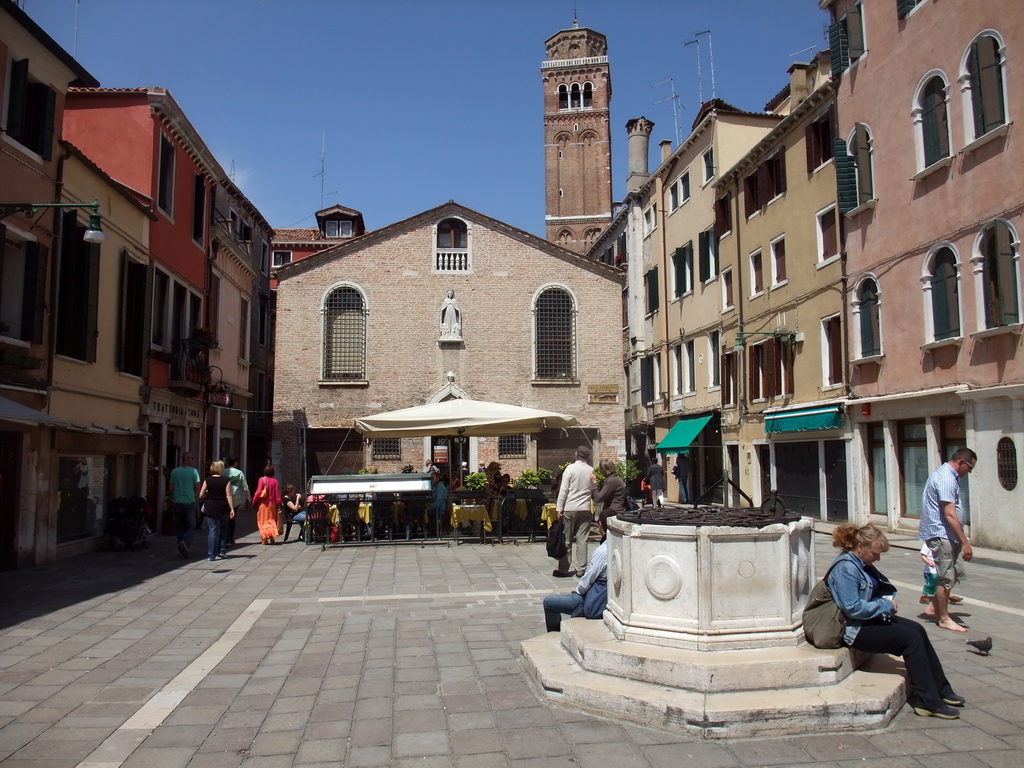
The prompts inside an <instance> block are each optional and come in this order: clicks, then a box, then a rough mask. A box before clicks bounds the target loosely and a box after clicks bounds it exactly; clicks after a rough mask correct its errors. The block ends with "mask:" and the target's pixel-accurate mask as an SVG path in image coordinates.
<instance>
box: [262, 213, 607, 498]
mask: <svg viewBox="0 0 1024 768" xmlns="http://www.w3.org/2000/svg"><path fill="white" fill-rule="evenodd" d="M277 279H278V291H277V293H278V295H277V333H278V338H279V339H281V340H287V341H283V342H282V343H280V344H279V345H278V347H277V363H278V368H277V378H276V387H275V390H276V392H275V406H274V422H275V424H274V438H275V455H274V457H273V460H274V462H275V464H276V465H279V466H278V467H277V477H278V478H280V479H282V480H283V481H284V482H294V483H295V484H296V485H299V484H300V483H301V482H303V481H304V480H305V479H306V478H307V477H308V476H310V475H316V474H348V473H354V472H357V471H359V470H360V469H363V468H371V469H375V470H376V471H378V472H381V473H385V472H400V471H401V470H402V469H403V468H404V467H410V466H411V467H412V468H414V469H416V470H417V471H420V470H421V469H422V467H423V465H424V464H425V463H426V462H428V461H433V462H439V463H445V462H450V463H451V464H452V466H456V467H457V466H459V465H461V462H463V461H465V462H466V463H467V465H468V467H469V468H470V469H471V470H472V469H476V467H477V466H478V465H479V464H480V463H481V462H482V463H489V462H490V461H492V460H496V461H498V462H499V463H501V465H502V468H503V471H505V472H508V473H509V474H510V475H511V476H512V477H513V478H514V477H516V476H517V475H518V474H519V472H520V471H521V470H522V469H527V468H530V469H533V468H536V467H548V468H552V469H553V468H555V467H557V466H558V465H559V464H562V463H565V462H566V461H569V460H571V459H572V451H573V449H574V448H575V446H576V445H579V444H580V443H589V444H591V445H592V446H593V449H594V457H595V459H597V458H613V459H615V458H621V457H624V456H625V443H624V425H623V416H622V408H623V405H622V397H623V395H622V392H621V382H622V353H621V350H622V274H621V271H620V270H619V269H618V268H616V267H613V266H609V265H607V264H603V263H600V262H597V261H594V260H591V259H586V258H584V257H583V256H580V255H578V254H576V253H573V252H571V251H569V250H567V249H565V248H561V247H559V246H557V245H555V244H552V243H550V242H547V241H546V240H543V239H541V238H538V237H536V236H534V235H531V234H529V233H527V232H524V231H522V230H519V229H517V228H515V227H512V226H510V225H508V224H504V223H502V222H500V221H498V220H496V219H492V218H490V217H488V216H485V215H484V214H481V213H479V212H476V211H473V210H471V209H469V208H466V207H464V206H461V205H459V204H457V203H455V202H451V201H449V202H448V203H446V204H444V205H441V206H438V207H437V208H434V209H431V210H429V211H425V212H423V213H421V214H418V215H416V216H413V217H411V218H409V219H405V220H403V221H399V222H397V223H394V224H391V225H389V226H386V227H383V228H381V229H378V230H375V231H373V232H370V233H367V234H365V235H364V236H362V237H359V238H356V239H353V240H352V241H349V242H346V243H342V244H339V245H337V246H336V247H334V248H330V249H328V250H325V251H321V252H319V253H315V254H313V255H311V256H309V257H307V258H305V259H302V260H301V261H297V262H294V263H292V264H289V265H287V266H282V267H281V268H280V269H279V270H278V271H277ZM451 398H468V399H473V400H490V401H496V402H502V403H510V404H515V405H524V406H528V407H535V408H542V409H546V410H552V411H558V412H563V413H569V414H572V415H574V416H576V417H577V418H578V419H579V421H580V424H581V425H582V426H581V427H580V428H574V429H571V430H568V431H563V430H551V431H549V432H542V433H539V434H535V435H510V436H507V437H502V438H495V437H491V438H471V439H467V440H466V441H464V442H462V441H459V442H456V441H454V440H452V441H449V440H448V439H447V438H444V437H440V436H438V437H434V438H415V439H388V440H372V441H369V442H367V441H364V440H363V438H362V436H361V435H359V434H358V433H357V432H356V431H355V429H354V426H353V424H354V420H355V419H356V418H359V417H362V416H368V415H375V414H378V413H382V412H385V411H391V410H396V409H399V408H407V407H412V406H415V405H422V404H425V403H430V402H438V401H441V400H446V399H451Z"/></svg>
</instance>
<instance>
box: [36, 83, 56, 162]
mask: <svg viewBox="0 0 1024 768" xmlns="http://www.w3.org/2000/svg"><path fill="white" fill-rule="evenodd" d="M38 98H39V103H38V106H39V108H40V109H41V110H42V115H40V121H41V122H40V126H39V129H40V134H39V142H40V146H39V154H40V155H42V156H43V159H44V160H49V159H50V158H51V157H53V119H54V117H53V116H54V111H55V110H56V108H57V94H55V93H54V92H53V89H52V88H50V87H49V86H46V85H43V84H41V83H40V84H39V88H38Z"/></svg>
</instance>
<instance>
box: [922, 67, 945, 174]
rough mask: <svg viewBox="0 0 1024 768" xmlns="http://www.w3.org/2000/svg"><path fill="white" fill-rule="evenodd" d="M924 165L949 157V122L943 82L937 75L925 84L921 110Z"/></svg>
mask: <svg viewBox="0 0 1024 768" xmlns="http://www.w3.org/2000/svg"><path fill="white" fill-rule="evenodd" d="M921 131H922V137H923V139H924V164H925V167H928V166H929V165H933V164H935V163H937V162H938V161H939V160H942V159H943V158H945V157H949V122H948V116H947V114H946V98H945V88H944V83H943V82H942V80H941V79H939V78H938V77H934V78H932V79H931V80H930V81H929V82H928V84H927V85H925V91H924V100H923V105H922V110H921Z"/></svg>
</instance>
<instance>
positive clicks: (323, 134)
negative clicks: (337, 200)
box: [313, 131, 327, 211]
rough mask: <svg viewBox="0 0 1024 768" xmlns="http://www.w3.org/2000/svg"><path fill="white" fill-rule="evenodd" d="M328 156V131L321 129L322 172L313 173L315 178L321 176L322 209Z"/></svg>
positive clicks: (321, 207)
mask: <svg viewBox="0 0 1024 768" xmlns="http://www.w3.org/2000/svg"><path fill="white" fill-rule="evenodd" d="M326 156H327V132H326V131H321V133H320V173H314V174H313V178H314V179H315V178H316V177H317V176H319V177H320V210H321V211H322V210H323V209H324V177H325V175H326V173H327V171H326V161H325V158H326Z"/></svg>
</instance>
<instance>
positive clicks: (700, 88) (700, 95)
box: [683, 37, 704, 106]
mask: <svg viewBox="0 0 1024 768" xmlns="http://www.w3.org/2000/svg"><path fill="white" fill-rule="evenodd" d="M683 45H696V46H697V98H698V99H699V100H700V103H701V105H702V106H703V104H704V78H702V77H701V74H700V38H696V37H695V38H694V39H693V40H687V41H686V42H684V43H683Z"/></svg>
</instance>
